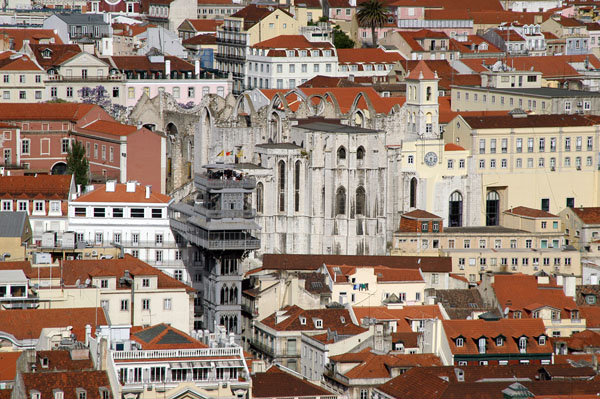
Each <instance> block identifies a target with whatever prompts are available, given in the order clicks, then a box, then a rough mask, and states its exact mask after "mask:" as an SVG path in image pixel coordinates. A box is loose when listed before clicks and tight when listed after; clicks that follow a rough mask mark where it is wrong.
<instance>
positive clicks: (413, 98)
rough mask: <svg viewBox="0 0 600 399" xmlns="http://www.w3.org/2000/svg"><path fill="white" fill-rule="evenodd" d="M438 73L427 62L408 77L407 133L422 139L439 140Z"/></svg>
mask: <svg viewBox="0 0 600 399" xmlns="http://www.w3.org/2000/svg"><path fill="white" fill-rule="evenodd" d="M439 80H440V79H439V78H438V76H437V72H432V71H431V69H429V67H428V66H427V64H426V63H425V61H419V63H418V64H417V67H416V68H415V69H414V70H412V71H408V74H407V75H406V78H405V81H406V104H405V108H406V112H407V117H406V120H407V131H408V132H409V133H412V134H417V135H418V137H419V138H422V139H439V138H440V127H439V111H440V110H439V104H438V82H439Z"/></svg>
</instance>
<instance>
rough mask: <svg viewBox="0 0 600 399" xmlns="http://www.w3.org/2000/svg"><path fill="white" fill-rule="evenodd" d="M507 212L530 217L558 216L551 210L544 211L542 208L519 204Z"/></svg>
mask: <svg viewBox="0 0 600 399" xmlns="http://www.w3.org/2000/svg"><path fill="white" fill-rule="evenodd" d="M505 212H506V213H512V214H513V215H520V216H526V217H530V218H544V219H547V218H558V216H556V215H554V214H552V213H550V212H546V211H542V210H541V209H533V208H528V207H526V206H517V207H515V208H511V209H509V210H507V211H505Z"/></svg>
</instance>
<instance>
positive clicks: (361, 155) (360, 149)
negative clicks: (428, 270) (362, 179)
mask: <svg viewBox="0 0 600 399" xmlns="http://www.w3.org/2000/svg"><path fill="white" fill-rule="evenodd" d="M356 159H357V160H359V161H362V160H363V159H365V148H364V147H363V146H362V145H361V146H360V147H358V148H357V149H356Z"/></svg>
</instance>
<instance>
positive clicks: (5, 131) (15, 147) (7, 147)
mask: <svg viewBox="0 0 600 399" xmlns="http://www.w3.org/2000/svg"><path fill="white" fill-rule="evenodd" d="M0 129H1V130H0V132H1V133H0V138H1V139H2V141H1V142H2V151H1V152H0V155H1V156H2V158H0V165H2V166H1V167H2V168H3V169H2V173H0V174H1V175H4V174H9V173H10V171H9V170H10V169H21V168H22V166H21V148H20V144H21V129H19V126H17V125H14V124H12V123H3V122H0Z"/></svg>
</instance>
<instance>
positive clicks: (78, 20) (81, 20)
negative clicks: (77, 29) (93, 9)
mask: <svg viewBox="0 0 600 399" xmlns="http://www.w3.org/2000/svg"><path fill="white" fill-rule="evenodd" d="M55 15H56V16H57V17H58V18H60V19H62V20H63V21H65V22H66V23H67V24H71V25H90V24H92V25H108V23H107V22H106V21H104V15H101V14H89V13H85V14H80V13H72V14H55Z"/></svg>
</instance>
